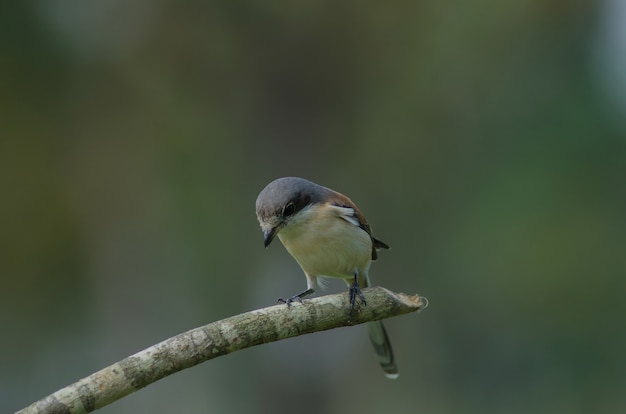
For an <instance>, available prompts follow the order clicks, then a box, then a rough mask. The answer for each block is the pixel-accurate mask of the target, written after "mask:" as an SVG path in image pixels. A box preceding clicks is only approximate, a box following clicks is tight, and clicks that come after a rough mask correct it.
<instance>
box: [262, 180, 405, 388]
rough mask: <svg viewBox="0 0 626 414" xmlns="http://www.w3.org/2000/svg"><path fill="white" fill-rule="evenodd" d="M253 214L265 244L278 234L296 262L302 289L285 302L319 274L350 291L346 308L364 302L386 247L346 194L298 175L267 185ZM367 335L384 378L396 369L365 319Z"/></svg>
mask: <svg viewBox="0 0 626 414" xmlns="http://www.w3.org/2000/svg"><path fill="white" fill-rule="evenodd" d="M256 215H257V218H258V220H259V223H260V224H261V229H262V230H263V236H264V238H265V247H267V246H269V244H270V243H271V242H272V240H273V239H274V237H275V236H278V238H279V239H280V241H281V242H282V244H283V245H284V246H285V248H286V249H287V251H288V252H289V253H290V254H291V256H293V258H294V259H295V260H296V261H297V262H298V264H299V265H300V267H301V268H302V270H303V271H304V275H305V277H306V281H307V289H306V290H305V291H303V292H301V293H299V294H297V295H294V296H292V297H291V298H289V299H287V300H283V299H279V300H280V301H282V302H285V303H287V305H290V304H291V303H292V302H294V301H298V302H301V301H302V298H303V297H304V296H306V295H309V294H311V293H313V292H314V291H315V290H316V289H317V285H318V278H320V277H336V278H340V279H343V280H345V281H346V283H347V284H348V286H349V289H350V311H352V309H353V308H354V305H355V302H356V300H357V298H358V299H359V300H360V301H361V302H362V303H363V304H364V305H365V298H364V297H363V294H362V293H361V289H360V288H361V287H368V286H370V281H369V275H368V272H369V268H370V264H371V262H372V260H376V257H377V250H379V249H389V246H387V245H386V244H385V243H383V242H382V241H380V240H378V239H376V238H374V236H372V229H371V227H370V225H369V224H368V223H367V220H366V219H365V216H363V213H361V211H360V210H359V209H358V207H357V206H356V205H355V204H354V203H353V202H352V200H350V199H349V198H348V197H346V196H345V195H343V194H341V193H338V192H336V191H334V190H331V189H330V188H326V187H322V186H321V185H318V184H315V183H313V182H311V181H308V180H305V179H303V178H297V177H283V178H279V179H277V180H274V181H272V182H271V183H269V184H268V185H267V186H266V187H265V188H264V189H263V190H262V191H261V193H260V194H259V196H258V197H257V199H256ZM368 331H369V337H370V340H371V342H372V344H373V345H374V349H375V351H376V354H377V355H378V358H379V361H380V365H381V367H382V368H383V370H384V371H385V374H386V375H387V377H389V378H397V377H398V368H397V367H396V363H395V361H394V357H393V351H392V349H391V344H390V343H389V338H388V337H387V332H386V331H385V327H384V326H383V324H382V322H381V321H374V322H369V323H368Z"/></svg>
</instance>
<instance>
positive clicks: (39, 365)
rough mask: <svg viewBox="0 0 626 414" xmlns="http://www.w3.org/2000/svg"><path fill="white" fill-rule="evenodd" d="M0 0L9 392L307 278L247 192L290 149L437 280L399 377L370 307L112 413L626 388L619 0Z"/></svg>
mask: <svg viewBox="0 0 626 414" xmlns="http://www.w3.org/2000/svg"><path fill="white" fill-rule="evenodd" d="M0 9H1V10H0V47H1V50H2V54H1V57H0V62H1V63H0V91H1V92H0V106H1V108H2V111H1V114H0V128H1V129H0V189H1V201H0V332H1V333H0V336H1V338H2V339H1V341H0V411H2V412H11V411H13V410H17V409H19V408H21V407H23V406H26V405H28V404H29V403H31V402H32V401H34V400H37V399H39V398H40V397H43V396H45V395H47V394H49V393H51V392H54V391H56V390H57V389H59V388H61V387H63V386H65V385H67V384H70V383H72V382H74V381H75V380H77V379H79V378H82V377H84V376H86V375H88V374H90V373H92V372H94V371H96V370H98V369H100V368H102V367H104V366H106V365H108V364H110V363H113V362H115V361H117V360H119V359H122V358H123V357H126V356H128V355H130V354H132V353H134V352H136V351H138V350H140V349H143V348H145V347H147V346H149V345H151V344H154V343H156V342H158V341H160V340H162V339H165V338H167V337H169V336H172V335H175V334H177V333H180V332H182V331H185V330H187V329H190V328H193V327H196V326H200V325H202V324H206V323H209V322H212V321H215V320H219V319H221V318H224V317H227V316H230V315H233V314H237V313H240V312H244V311H247V310H251V309H255V308H257V307H262V306H267V305H271V304H273V303H274V301H275V299H276V298H277V297H278V296H286V295H290V294H293V293H296V292H299V291H300V290H301V289H303V288H304V286H305V280H304V277H303V276H302V273H301V271H300V269H299V268H298V266H297V264H296V263H295V262H294V261H293V260H292V259H291V258H290V257H289V255H288V254H287V253H286V252H285V250H284V249H283V248H282V246H280V244H273V245H271V246H270V248H268V249H267V250H266V249H264V248H263V243H262V235H261V232H260V230H259V228H258V224H257V222H256V218H255V214H254V201H255V198H256V196H257V194H258V192H259V191H260V190H261V189H262V188H263V186H264V185H265V184H267V183H268V182H269V181H271V180H272V179H274V178H277V177H280V176H285V175H296V176H303V177H306V178H309V179H311V180H314V181H316V182H318V183H321V184H323V185H326V186H329V187H331V188H334V189H337V190H339V191H341V192H344V193H346V194H349V195H350V196H351V198H352V199H353V200H355V201H356V202H357V203H358V204H359V206H360V207H361V209H362V210H363V211H364V212H365V213H366V215H367V217H368V219H369V221H370V222H371V223H372V225H373V227H374V231H375V234H376V236H377V237H379V238H380V239H382V240H384V241H386V242H387V243H389V244H390V245H391V246H392V247H393V249H392V250H391V251H389V252H382V253H381V255H380V260H379V261H378V262H376V263H374V265H373V267H372V277H373V279H374V281H375V282H376V284H379V285H382V286H385V287H387V288H390V289H392V290H396V291H402V292H408V293H420V294H422V295H424V296H427V297H428V298H429V299H430V307H429V308H428V309H427V310H426V311H424V312H422V313H421V314H419V315H415V314H412V315H409V316H403V317H399V318H395V319H392V320H389V321H388V322H387V327H388V331H389V334H390V335H391V337H392V339H393V342H394V345H395V351H396V355H397V360H398V363H399V366H400V370H401V376H400V379H399V380H397V381H395V382H394V381H389V380H387V379H386V378H385V377H384V376H383V375H382V373H381V372H380V370H379V367H378V366H377V363H376V360H375V357H374V354H373V351H372V350H371V349H370V345H369V342H368V341H367V339H366V332H365V328H364V327H363V326H360V327H353V328H346V329H340V330H335V331H331V332H324V333H319V334H314V335H309V336H305V337H300V338H296V339H292V340H287V341H284V342H281V343H274V344H269V345H265V346H261V347H256V348H253V349H249V350H245V351H242V352H238V353H236V354H233V355H230V356H227V357H224V358H219V359H217V360H214V361H210V362H208V363H205V364H202V365H200V366H198V367H194V368H193V369H189V370H186V371H184V372H181V373H178V374H176V375H173V376H171V377H169V378H167V379H165V380H162V381H160V382H158V383H156V384H154V385H151V386H149V387H148V388H146V389H143V390H141V391H139V392H137V393H135V394H133V395H130V396H128V397H127V398H124V399H123V400H120V401H118V402H116V403H114V404H113V405H111V406H108V407H106V408H104V409H103V410H102V411H101V412H103V413H136V412H152V413H170V412H187V413H190V412H197V413H203V412H232V413H235V412H248V413H270V412H272V413H273V412H277V411H291V410H295V411H297V412H298V413H300V414H308V413H347V412H359V413H374V412H385V413H502V412H507V413H528V412H532V413H551V414H553V413H568V414H573V413H589V412H594V413H618V412H625V411H626V393H624V389H625V388H626V356H625V355H626V352H625V349H626V329H625V328H626V327H625V324H624V317H625V316H626V301H624V294H625V293H626V278H625V273H626V254H625V250H626V235H625V234H626V220H625V214H626V183H625V177H626V24H625V23H624V22H626V2H623V1H620V0H604V1H593V0H588V1H567V2H566V1H559V0H548V1H516V2H499V1H485V0H477V1H471V2H465V1H453V2H425V1H417V2H395V1H392V2H354V1H349V2H336V1H334V2H331V1H304V2H275V1H269V2H257V1H243V2H228V1H210V2H205V1H195V2H194V1H190V2H183V3H181V2H174V1H165V0H161V1H134V2H127V1H122V0H101V1H96V2H84V1H80V0H57V1H31V2H4V3H3V4H2V5H1V6H0ZM341 289H344V287H342V286H341V285H337V284H335V283H331V284H330V286H329V291H331V292H332V291H337V290H341Z"/></svg>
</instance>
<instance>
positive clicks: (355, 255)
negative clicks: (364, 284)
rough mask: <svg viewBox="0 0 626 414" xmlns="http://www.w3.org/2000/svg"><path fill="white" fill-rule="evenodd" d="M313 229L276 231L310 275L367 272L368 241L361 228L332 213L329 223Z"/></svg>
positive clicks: (344, 276)
mask: <svg viewBox="0 0 626 414" xmlns="http://www.w3.org/2000/svg"><path fill="white" fill-rule="evenodd" d="M326 224H327V225H325V226H320V227H319V229H324V231H321V230H316V229H315V228H312V226H309V227H308V228H307V230H306V231H293V232H289V231H287V232H283V233H279V235H278V237H279V238H280V240H281V242H282V243H283V245H284V246H285V248H286V249H287V251H289V253H290V254H291V255H292V256H293V257H294V259H296V261H297V262H298V263H299V264H300V266H301V267H302V269H303V270H304V271H305V272H306V273H308V274H309V275H312V276H331V277H340V278H344V279H347V278H351V277H352V276H354V273H355V272H359V273H367V270H368V269H369V266H370V262H371V254H372V241H371V238H370V236H369V235H368V234H367V233H366V232H365V231H363V230H362V229H361V228H359V227H357V226H355V225H353V224H351V223H349V222H347V221H345V220H343V219H340V218H336V217H333V220H332V222H331V223H330V225H328V224H329V223H326Z"/></svg>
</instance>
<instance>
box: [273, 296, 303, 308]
mask: <svg viewBox="0 0 626 414" xmlns="http://www.w3.org/2000/svg"><path fill="white" fill-rule="evenodd" d="M276 302H277V303H285V304H287V307H290V306H291V304H292V303H293V302H299V303H302V298H301V297H300V296H298V295H295V296H292V297H290V298H289V299H287V300H285V299H283V298H278V300H277V301H276Z"/></svg>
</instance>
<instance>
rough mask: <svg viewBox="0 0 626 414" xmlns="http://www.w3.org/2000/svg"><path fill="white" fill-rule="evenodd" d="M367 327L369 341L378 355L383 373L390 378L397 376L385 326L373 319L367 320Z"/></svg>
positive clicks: (396, 368)
mask: <svg viewBox="0 0 626 414" xmlns="http://www.w3.org/2000/svg"><path fill="white" fill-rule="evenodd" d="M367 328H368V330H369V335H370V341H371V342H372V345H373V346H374V350H375V351H376V355H378V361H379V363H380V366H381V368H382V369H383V371H385V375H386V376H387V378H390V379H396V378H398V367H396V361H395V360H394V358H393V350H392V349H391V343H390V342H389V337H388V336H387V331H386V330H385V326H384V325H383V323H382V322H381V321H374V322H369V323H368V324H367Z"/></svg>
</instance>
